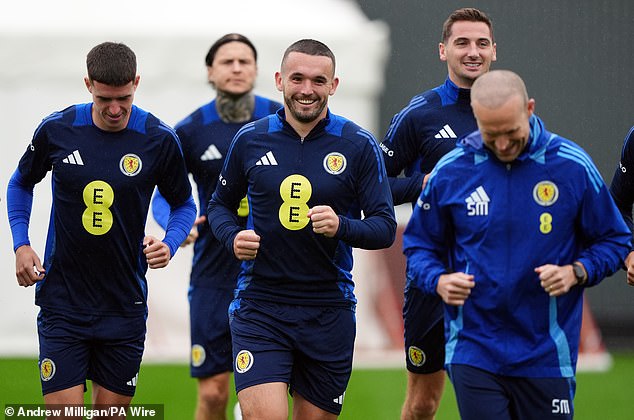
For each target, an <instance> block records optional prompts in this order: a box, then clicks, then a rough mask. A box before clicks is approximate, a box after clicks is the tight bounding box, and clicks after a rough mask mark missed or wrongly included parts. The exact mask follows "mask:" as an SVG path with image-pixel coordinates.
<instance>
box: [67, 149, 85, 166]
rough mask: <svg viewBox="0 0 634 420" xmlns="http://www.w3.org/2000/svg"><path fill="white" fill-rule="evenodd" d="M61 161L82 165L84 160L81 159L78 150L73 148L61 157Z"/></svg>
mask: <svg viewBox="0 0 634 420" xmlns="http://www.w3.org/2000/svg"><path fill="white" fill-rule="evenodd" d="M62 162H64V163H69V164H71V165H82V166H83V165H84V161H83V160H81V155H80V154H79V150H75V151H74V152H73V153H71V154H70V155H68V156H66V157H65V158H64V159H62Z"/></svg>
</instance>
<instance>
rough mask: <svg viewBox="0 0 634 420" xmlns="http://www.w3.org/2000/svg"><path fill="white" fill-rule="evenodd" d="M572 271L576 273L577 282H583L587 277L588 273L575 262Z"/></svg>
mask: <svg viewBox="0 0 634 420" xmlns="http://www.w3.org/2000/svg"><path fill="white" fill-rule="evenodd" d="M572 271H573V272H574V273H575V277H576V278H577V282H582V281H583V280H584V279H585V277H586V273H584V271H583V268H582V267H581V266H580V265H579V264H573V265H572Z"/></svg>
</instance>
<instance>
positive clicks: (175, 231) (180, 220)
mask: <svg viewBox="0 0 634 420" xmlns="http://www.w3.org/2000/svg"><path fill="white" fill-rule="evenodd" d="M195 220H196V203H195V202H194V199H193V197H192V196H189V199H188V200H187V201H185V202H184V203H183V204H181V205H179V206H174V207H172V208H171V209H170V213H169V218H168V221H167V226H166V228H165V237H164V238H163V242H165V243H166V244H167V246H168V247H169V249H170V255H171V256H172V257H173V256H174V254H176V251H178V247H180V245H181V244H182V243H183V241H184V240H185V239H187V235H189V232H190V231H191V229H192V226H194V221H195Z"/></svg>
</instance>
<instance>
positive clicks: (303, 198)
mask: <svg viewBox="0 0 634 420" xmlns="http://www.w3.org/2000/svg"><path fill="white" fill-rule="evenodd" d="M312 194H313V187H312V185H311V184H310V181H309V180H308V178H306V177H305V176H303V175H298V174H293V175H289V176H287V177H286V178H285V179H284V180H283V181H282V183H281V184H280V196H281V197H282V200H283V203H282V205H281V206H280V210H279V219H280V223H281V224H282V226H284V227H285V228H286V229H288V230H300V229H303V228H305V227H306V225H308V222H309V220H310V219H309V218H308V215H307V214H308V200H309V199H310V196H311V195H312Z"/></svg>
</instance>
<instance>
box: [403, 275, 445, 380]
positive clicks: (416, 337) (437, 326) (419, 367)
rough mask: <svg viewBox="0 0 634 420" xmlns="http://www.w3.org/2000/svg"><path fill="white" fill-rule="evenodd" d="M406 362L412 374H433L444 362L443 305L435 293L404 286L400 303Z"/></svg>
mask: <svg viewBox="0 0 634 420" xmlns="http://www.w3.org/2000/svg"><path fill="white" fill-rule="evenodd" d="M403 324H404V327H405V364H406V366H407V370H408V371H410V372H412V373H434V372H438V371H440V370H442V369H443V366H444V364H445V327H444V325H443V304H442V300H441V298H440V297H439V296H437V295H429V294H426V293H423V292H422V291H421V290H420V289H417V288H416V287H407V288H406V289H405V302H404V304H403Z"/></svg>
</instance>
